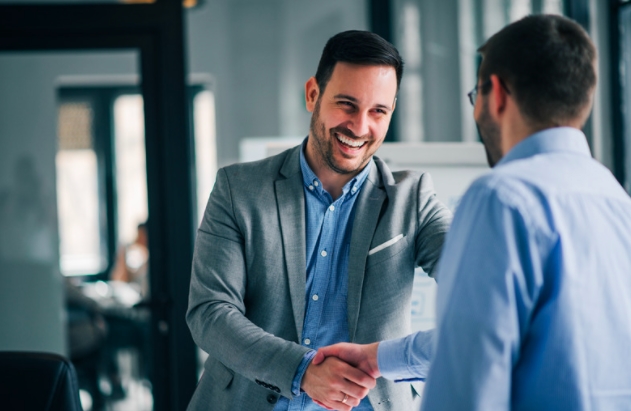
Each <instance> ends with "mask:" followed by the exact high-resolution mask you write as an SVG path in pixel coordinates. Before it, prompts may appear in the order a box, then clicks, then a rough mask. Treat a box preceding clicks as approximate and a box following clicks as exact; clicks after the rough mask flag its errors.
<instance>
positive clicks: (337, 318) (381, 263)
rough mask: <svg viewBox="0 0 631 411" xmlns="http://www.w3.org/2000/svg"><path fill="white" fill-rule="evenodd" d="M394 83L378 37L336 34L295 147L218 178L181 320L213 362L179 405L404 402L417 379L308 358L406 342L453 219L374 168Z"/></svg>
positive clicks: (396, 75)
mask: <svg viewBox="0 0 631 411" xmlns="http://www.w3.org/2000/svg"><path fill="white" fill-rule="evenodd" d="M402 73H403V62H402V60H401V57H400V56H399V53H398V51H397V50H396V49H395V48H394V47H393V46H392V45H391V44H390V43H388V42H386V41H385V40H383V39H382V38H381V37H379V36H377V35H375V34H372V33H368V32H363V31H347V32H343V33H340V34H338V35H336V36H334V37H332V38H331V39H330V40H329V41H328V43H327V44H326V46H325V48H324V51H323V53H322V57H321V60H320V63H319V66H318V70H317V72H316V75H315V77H312V78H310V79H309V80H308V81H307V83H306V86H305V91H306V105H307V109H308V110H309V111H310V112H312V113H313V115H312V119H311V126H310V132H309V136H308V137H307V139H305V141H304V142H303V144H302V145H300V146H298V147H295V148H293V149H290V150H288V151H285V152H283V153H281V154H279V155H277V156H274V157H271V158H268V159H265V160H262V161H258V162H254V163H245V164H236V165H232V166H229V167H226V168H223V169H221V170H219V172H218V174H217V180H216V183H215V187H214V188H213V192H212V194H211V195H210V199H209V201H208V206H207V208H206V212H205V215H204V219H203V222H202V223H201V226H200V228H199V231H198V235H197V240H196V244H195V255H194V259H193V272H192V279H191V290H190V299H189V310H188V313H187V322H188V324H189V327H190V329H191V332H192V335H193V338H194V339H195V341H196V343H197V344H198V345H199V346H200V347H201V348H202V349H203V350H204V351H206V352H208V353H209V357H208V360H207V361H206V364H205V372H204V375H203V376H202V378H201V380H200V383H199V385H198V387H197V389H196V391H195V394H194V395H193V398H192V399H191V402H190V405H189V410H195V411H197V410H213V411H221V410H231V411H234V410H248V411H250V410H270V411H271V410H274V411H286V410H291V411H313V410H321V409H323V408H322V407H320V406H319V405H318V403H319V404H322V405H324V406H325V407H328V408H332V409H338V410H346V411H348V410H350V409H351V408H353V407H354V409H356V410H364V411H365V410H403V409H408V408H410V407H411V406H412V405H413V403H414V400H415V399H416V398H417V395H416V393H415V391H414V389H413V387H412V385H411V384H394V383H392V382H389V381H385V380H380V381H379V382H377V383H376V387H375V380H374V379H373V378H372V377H370V376H368V375H366V374H365V373H364V372H362V371H360V370H358V369H356V368H354V367H352V366H349V365H348V364H346V363H344V362H342V361H340V360H339V359H337V358H330V359H327V360H326V361H324V362H323V363H321V364H319V365H317V366H316V365H313V364H312V363H311V360H312V358H313V356H314V355H315V350H316V349H317V348H318V347H321V346H324V345H329V344H333V343H336V342H342V341H353V342H358V343H369V342H374V341H379V340H382V339H385V338H395V337H400V336H404V335H406V334H408V333H409V332H410V330H409V325H410V299H411V293H412V285H413V279H414V268H415V267H416V266H421V267H423V269H424V270H425V271H426V272H428V273H430V274H432V273H433V269H434V267H435V265H436V261H437V259H438V256H439V255H440V250H441V248H442V244H443V241H444V236H445V233H446V231H447V227H448V224H449V222H450V220H451V213H450V212H449V211H448V210H447V209H446V208H445V207H444V206H443V205H442V204H441V203H440V202H439V201H438V200H437V199H436V196H435V193H434V190H433V186H432V183H431V179H430V177H429V175H427V174H423V175H421V176H419V175H415V174H413V173H409V172H397V173H392V172H391V171H390V170H389V169H388V168H387V166H386V165H385V164H384V163H383V162H382V161H381V160H379V159H378V158H376V157H374V158H373V157H372V156H373V154H374V153H375V151H376V150H377V149H378V148H379V146H380V145H381V144H382V142H383V140H384V138H385V135H386V131H387V129H388V125H389V123H390V119H391V117H392V113H393V111H394V108H395V101H396V94H397V91H398V87H399V84H400V81H401V76H402ZM428 335H429V334H428ZM426 338H429V337H426ZM373 387H375V388H374V389H373V390H372V391H371V392H370V394H369V395H368V398H364V397H365V396H366V393H367V392H368V389H369V388H373ZM418 389H419V388H418V387H417V390H418ZM301 390H302V391H303V392H302V393H301ZM362 398H364V399H363V401H361V403H360V400H361V399H362ZM316 401H317V403H316Z"/></svg>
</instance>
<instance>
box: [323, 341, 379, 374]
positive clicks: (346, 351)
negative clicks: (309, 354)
mask: <svg viewBox="0 0 631 411" xmlns="http://www.w3.org/2000/svg"><path fill="white" fill-rule="evenodd" d="M378 348H379V343H378V342H377V343H372V344H351V343H338V344H334V345H329V346H327V347H322V348H320V349H319V350H318V352H317V353H316V355H315V357H314V358H313V362H312V363H313V364H320V363H321V362H322V361H324V359H325V358H329V357H337V358H339V359H341V360H342V361H345V362H346V363H348V364H350V365H352V366H355V367H357V368H359V369H360V370H362V371H363V372H365V373H366V374H368V375H370V376H371V377H373V378H379V377H381V372H379V364H378V362H377V350H378Z"/></svg>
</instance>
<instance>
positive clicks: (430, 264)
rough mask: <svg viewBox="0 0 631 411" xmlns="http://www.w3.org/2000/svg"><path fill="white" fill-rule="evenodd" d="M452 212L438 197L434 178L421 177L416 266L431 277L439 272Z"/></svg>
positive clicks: (424, 175) (426, 174) (427, 175)
mask: <svg viewBox="0 0 631 411" xmlns="http://www.w3.org/2000/svg"><path fill="white" fill-rule="evenodd" d="M452 217H453V216H452V213H451V211H450V210H449V209H448V208H447V207H446V206H445V205H444V204H443V203H441V202H440V201H439V200H438V198H437V197H436V192H435V191H434V183H433V182H432V177H431V176H430V175H429V174H428V173H424V174H422V175H421V178H420V180H419V185H418V228H417V231H416V241H415V244H416V249H415V256H416V261H415V263H416V265H417V266H418V267H421V268H423V270H424V271H425V272H426V273H427V274H428V275H429V276H430V277H434V274H435V273H436V272H437V270H436V268H437V267H438V260H439V258H440V255H441V251H442V248H443V244H444V243H445V236H446V235H447V231H448V230H449V225H450V224H451V220H452Z"/></svg>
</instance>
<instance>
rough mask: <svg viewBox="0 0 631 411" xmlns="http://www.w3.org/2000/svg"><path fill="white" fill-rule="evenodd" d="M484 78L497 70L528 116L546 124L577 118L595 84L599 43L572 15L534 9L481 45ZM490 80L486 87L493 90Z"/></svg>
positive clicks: (581, 112) (586, 104) (487, 89)
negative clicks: (530, 14)
mask: <svg viewBox="0 0 631 411" xmlns="http://www.w3.org/2000/svg"><path fill="white" fill-rule="evenodd" d="M478 52H479V53H480V54H482V57H483V59H482V63H481V64H480V69H479V74H478V75H479V78H480V80H483V81H487V80H488V79H489V78H490V76H491V75H492V74H495V75H497V76H498V77H499V78H500V79H502V80H503V81H504V82H505V83H506V84H507V87H508V89H509V90H510V93H511V94H513V97H514V98H515V100H516V102H517V104H518V106H519V107H520V109H521V111H522V113H523V114H524V115H525V116H526V118H527V119H529V120H530V121H532V122H534V123H535V124H539V125H544V126H555V125H562V124H563V123H565V122H567V121H568V120H575V119H578V118H579V116H581V115H582V114H583V113H584V110H585V109H586V108H587V107H589V105H590V103H591V96H592V91H593V89H594V87H595V86H596V69H595V67H594V65H595V61H596V48H595V47H594V44H593V43H592V41H591V40H590V38H589V36H588V34H587V33H586V32H585V30H583V28H582V27H581V26H580V25H579V24H578V23H576V22H575V21H572V20H570V19H568V18H565V17H562V16H554V15H532V16H528V17H525V18H523V19H521V20H519V21H517V22H515V23H513V24H510V25H508V26H506V27H505V28H503V29H502V30H500V31H499V32H498V33H496V34H495V35H493V36H492V37H491V38H490V39H489V40H488V41H487V42H486V43H485V44H484V45H483V46H482V47H480V48H479V49H478ZM489 90H490V84H489V85H488V86H487V87H485V89H483V90H481V92H482V93H483V94H486V93H488V92H489Z"/></svg>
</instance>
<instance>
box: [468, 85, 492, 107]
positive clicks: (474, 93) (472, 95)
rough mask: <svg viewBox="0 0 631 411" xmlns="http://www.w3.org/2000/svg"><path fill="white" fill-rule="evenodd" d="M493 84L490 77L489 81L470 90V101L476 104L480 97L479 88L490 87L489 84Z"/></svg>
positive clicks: (473, 104)
mask: <svg viewBox="0 0 631 411" xmlns="http://www.w3.org/2000/svg"><path fill="white" fill-rule="evenodd" d="M489 84H491V79H488V80H487V81H485V82H484V83H482V84H480V85H477V84H476V86H475V87H474V88H473V90H471V91H470V92H468V93H467V97H469V101H470V102H471V105H472V106H475V101H476V100H477V99H478V93H479V90H480V89H481V88H485V87H488V85H489Z"/></svg>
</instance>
